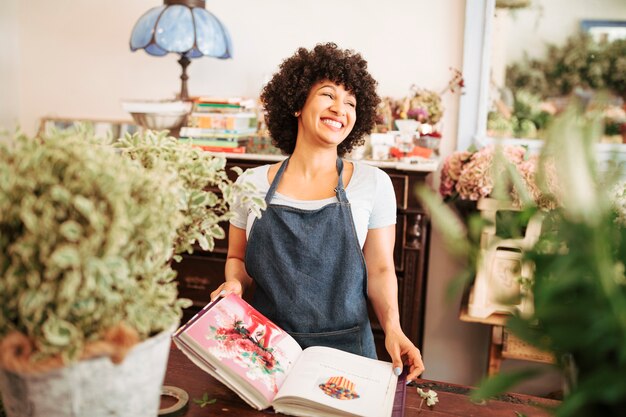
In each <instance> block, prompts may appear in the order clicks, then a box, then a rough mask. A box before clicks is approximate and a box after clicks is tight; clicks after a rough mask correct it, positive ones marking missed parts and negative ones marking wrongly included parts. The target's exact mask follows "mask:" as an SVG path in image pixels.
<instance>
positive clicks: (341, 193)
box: [265, 157, 347, 205]
mask: <svg viewBox="0 0 626 417" xmlns="http://www.w3.org/2000/svg"><path fill="white" fill-rule="evenodd" d="M287 165H289V158H287V159H285V160H284V161H283V163H282V164H280V168H278V172H277V173H276V176H275V177H274V180H273V181H272V184H271V185H270V189H269V190H267V194H266V195H265V204H267V205H269V204H270V201H272V198H274V194H276V188H278V183H279V182H280V179H281V178H282V176H283V173H284V172H285V169H287ZM337 173H338V174H339V180H338V181H337V187H335V193H336V194H337V200H339V201H340V202H342V203H345V202H346V201H347V197H346V192H345V190H344V188H343V178H342V177H343V159H341V158H340V157H337Z"/></svg>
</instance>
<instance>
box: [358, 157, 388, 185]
mask: <svg viewBox="0 0 626 417" xmlns="http://www.w3.org/2000/svg"><path fill="white" fill-rule="evenodd" d="M352 163H353V164H354V174H353V175H354V176H355V178H357V179H359V180H368V181H372V180H373V181H376V182H378V181H386V180H389V174H387V173H386V172H385V171H383V170H382V169H380V168H379V167H377V166H374V165H372V164H368V163H367V162H362V161H352Z"/></svg>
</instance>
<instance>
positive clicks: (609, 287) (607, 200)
mask: <svg viewBox="0 0 626 417" xmlns="http://www.w3.org/2000/svg"><path fill="white" fill-rule="evenodd" d="M581 108H582V107H580V108H578V109H575V108H569V109H568V110H567V111H566V112H565V113H564V114H562V115H560V116H558V117H557V119H555V122H554V124H553V125H552V126H551V127H550V129H549V132H548V136H547V139H546V143H545V145H544V148H543V149H542V151H541V157H540V166H541V167H542V168H541V169H540V170H539V174H538V176H539V177H540V179H539V180H538V184H539V186H540V187H542V188H543V189H545V188H544V187H545V186H544V185H542V184H544V183H545V181H542V180H541V178H545V175H546V174H545V173H546V172H550V173H551V175H552V176H554V177H556V181H557V182H558V184H559V189H560V193H559V197H560V203H561V204H560V206H559V207H558V208H557V209H554V210H551V211H550V212H549V213H548V214H547V215H546V218H545V220H544V227H543V229H542V233H541V234H540V236H539V238H538V239H537V240H536V242H534V244H532V245H530V247H527V248H525V250H524V253H523V259H524V260H525V261H527V262H530V263H532V265H533V270H534V272H533V277H532V280H530V282H527V283H526V284H527V285H528V286H529V293H528V296H530V297H532V299H533V303H534V311H533V312H532V314H530V315H528V316H525V315H523V314H513V315H511V316H510V317H511V318H510V319H509V320H508V323H507V327H509V329H510V330H511V331H512V332H513V333H514V334H515V335H516V336H518V337H520V338H521V339H522V340H524V341H525V342H527V343H530V344H531V345H533V346H535V347H537V348H539V349H541V350H543V351H547V352H550V353H552V355H553V356H554V358H555V359H556V363H555V365H554V366H555V367H556V368H557V369H558V370H559V371H561V373H562V374H563V376H564V380H565V381H566V384H565V386H564V394H565V395H564V398H563V401H562V403H561V404H560V405H559V406H558V407H557V408H556V409H555V410H552V412H553V413H554V415H556V416H572V417H574V416H576V417H577V416H621V415H623V410H624V409H626V380H625V379H624V375H625V374H626V350H625V348H626V343H625V342H624V341H625V340H626V325H625V322H624V317H625V314H626V284H625V282H626V280H625V278H624V264H625V263H626V249H625V244H624V243H625V242H626V224H625V223H624V221H623V219H624V218H626V217H625V216H624V196H625V195H626V191H625V190H626V189H625V188H624V183H621V185H618V187H617V188H615V186H614V185H615V180H616V177H617V176H616V173H615V172H611V171H610V170H609V171H607V170H600V169H598V165H597V163H596V155H595V148H594V143H595V142H596V141H597V138H598V137H599V136H600V135H601V134H602V124H601V121H600V120H597V118H595V119H594V118H591V116H584V115H583V113H582V112H581ZM548 161H549V162H548ZM546 162H548V163H546ZM514 176H515V175H514V174H513V175H511V177H514ZM518 179H519V178H518ZM615 189H616V192H614V193H611V192H610V190H615ZM422 194H423V196H424V197H425V200H424V201H426V202H429V206H430V207H431V208H430V210H431V211H432V212H433V215H434V216H435V217H434V220H435V221H438V223H440V224H443V225H444V227H443V228H442V231H443V232H444V233H446V232H447V233H446V236H447V239H450V240H449V242H450V245H451V248H453V249H455V250H457V253H459V254H461V253H476V252H475V251H472V249H471V248H472V247H473V246H474V243H473V242H472V241H471V240H468V239H466V238H464V237H463V236H467V235H465V233H464V231H463V229H462V228H461V227H459V226H458V222H457V221H455V220H454V218H453V217H446V215H445V214H443V213H444V212H445V211H446V210H447V207H446V206H444V205H442V204H441V203H437V202H435V201H434V200H433V197H432V196H431V195H429V194H428V193H426V192H424V191H423V192H422ZM615 196H617V198H615ZM434 210H437V214H436V215H435V214H434V213H435V211H434ZM536 210H537V207H536V205H535V204H533V203H532V201H531V200H530V199H527V200H524V203H523V204H522V206H521V208H520V211H519V212H517V215H515V216H511V218H510V221H509V222H508V223H509V225H515V224H516V223H515V222H517V224H518V225H519V219H520V218H521V217H523V216H528V214H529V213H532V212H536ZM449 214H450V213H448V215H449ZM450 225H453V226H452V227H451V226H450ZM454 225H456V226H454ZM459 242H461V243H459ZM472 265H473V266H475V265H476V264H475V263H472ZM544 370H545V368H544ZM538 372H540V370H539V369H537V368H527V369H522V370H519V371H516V372H511V373H501V374H499V375H496V376H494V377H491V378H489V379H487V380H486V381H485V382H484V383H483V384H481V387H480V389H479V390H478V391H477V392H476V393H475V398H483V399H484V398H489V397H490V396H492V395H495V394H496V393H501V392H503V391H505V390H508V389H511V388H512V387H514V386H515V384H516V383H518V382H520V380H522V379H525V378H528V377H531V376H536V375H537V374H538Z"/></svg>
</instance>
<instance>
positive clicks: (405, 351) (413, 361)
mask: <svg viewBox="0 0 626 417" xmlns="http://www.w3.org/2000/svg"><path fill="white" fill-rule="evenodd" d="M385 348H386V349H387V352H389V355H390V356H391V361H392V362H393V368H394V371H395V372H396V373H397V374H398V372H397V371H396V369H399V370H400V371H402V367H403V366H404V365H407V366H408V367H409V374H408V375H407V377H406V379H407V381H412V380H414V379H415V378H417V377H418V376H419V375H420V374H421V373H422V372H424V369H425V368H424V362H422V354H421V353H420V351H419V349H418V348H417V347H415V345H414V344H413V343H412V342H411V341H410V340H409V338H408V337H406V335H405V334H404V333H403V332H402V329H400V328H398V329H394V330H388V331H387V332H386V333H385Z"/></svg>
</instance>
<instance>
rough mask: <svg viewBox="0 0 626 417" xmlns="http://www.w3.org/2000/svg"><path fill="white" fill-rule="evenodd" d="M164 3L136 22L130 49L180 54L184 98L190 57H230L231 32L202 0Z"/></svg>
mask: <svg viewBox="0 0 626 417" xmlns="http://www.w3.org/2000/svg"><path fill="white" fill-rule="evenodd" d="M163 3H164V4H163V5H162V6H158V7H153V8H152V9H150V10H148V11H147V12H146V13H144V14H143V15H142V16H141V17H140V18H139V20H138V21H137V23H135V26H134V27H133V31H132V34H131V36H130V49H131V51H133V52H134V51H136V50H138V49H144V50H145V51H146V52H147V53H148V54H150V55H154V56H163V55H166V54H168V53H177V54H180V56H181V59H180V60H179V61H178V62H179V63H180V64H181V66H182V67H183V75H181V79H183V88H181V98H182V99H187V92H186V80H187V78H188V77H187V75H186V67H187V65H189V59H192V58H199V57H201V56H210V57H214V58H220V59H227V58H230V57H231V53H232V44H231V40H230V35H229V33H228V30H227V29H226V27H225V26H224V25H223V24H222V22H220V21H219V19H218V18H217V17H215V15H213V14H212V13H210V12H209V11H208V10H206V9H205V8H204V5H205V2H204V1H203V0H165V1H164V2H163ZM183 77H184V78H183ZM183 90H185V91H183Z"/></svg>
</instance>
